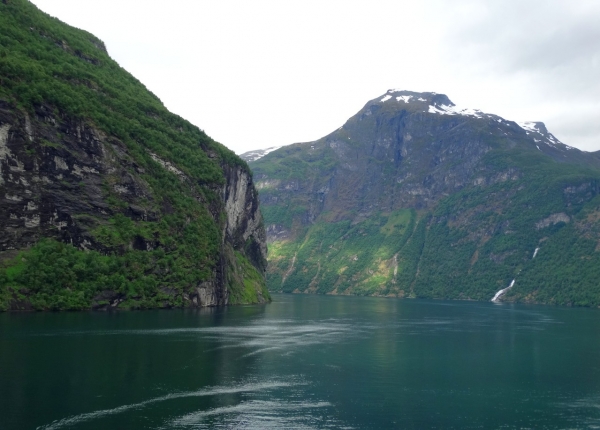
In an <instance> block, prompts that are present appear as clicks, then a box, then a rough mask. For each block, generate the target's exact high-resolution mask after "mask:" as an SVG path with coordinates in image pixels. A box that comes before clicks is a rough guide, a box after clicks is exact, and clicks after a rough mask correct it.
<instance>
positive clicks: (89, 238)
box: [0, 102, 267, 306]
mask: <svg viewBox="0 0 600 430" xmlns="http://www.w3.org/2000/svg"><path fill="white" fill-rule="evenodd" d="M199 150H200V149H199ZM149 155H150V157H152V159H153V160H154V161H156V162H157V163H158V164H159V165H161V166H162V167H163V168H164V169H166V170H167V171H169V172H171V173H174V174H175V175H177V177H178V178H179V179H180V180H181V181H182V182H184V183H185V182H186V181H188V182H189V181H190V179H189V178H188V177H187V176H186V175H185V174H184V173H183V172H182V171H181V170H180V169H179V168H178V167H177V166H176V165H174V164H173V163H172V162H170V161H169V160H163V159H161V158H160V157H158V156H157V155H156V154H153V153H149ZM222 169H223V173H224V175H223V176H224V178H225V181H224V183H223V185H222V186H221V188H220V189H218V190H215V191H216V194H217V195H218V196H220V198H221V200H220V201H216V202H212V203H211V204H210V205H208V204H207V206H209V210H210V212H211V213H212V215H213V217H214V220H215V223H217V225H220V226H221V225H222V226H223V234H222V243H221V244H220V248H221V256H220V258H219V261H218V263H217V267H216V268H215V270H214V273H213V276H212V279H211V280H209V281H206V282H202V283H200V284H199V285H198V287H197V289H196V293H195V294H193V295H191V296H189V297H188V299H189V301H188V305H190V306H215V305H225V304H228V303H229V291H228V284H229V282H230V278H231V276H230V274H229V271H230V267H232V266H235V257H234V256H232V255H233V254H232V253H233V251H238V252H241V253H242V254H244V255H245V256H246V257H247V258H248V260H249V261H250V262H251V263H252V264H253V265H254V266H255V267H256V268H257V270H258V271H259V273H261V274H262V275H263V276H264V273H265V269H266V249H267V248H266V234H265V230H264V226H263V222H262V216H261V213H260V210H259V200H258V193H257V191H256V190H255V188H254V184H253V181H252V177H251V176H250V174H249V173H248V172H246V171H245V170H244V169H243V168H242V167H240V166H231V165H228V164H224V165H223V166H222ZM143 173H145V172H144V169H143V168H142V167H140V166H139V165H138V164H136V162H135V161H134V160H133V158H132V157H131V156H130V154H129V151H128V149H127V147H126V146H125V145H124V144H123V143H121V142H120V141H118V140H116V139H114V138H111V137H109V136H107V135H106V134H104V133H103V132H102V131H100V130H99V129H97V128H95V127H94V126H92V125H90V124H89V123H86V122H81V121H74V120H72V119H70V118H67V117H61V116H60V115H57V114H56V113H55V112H54V111H51V110H50V109H48V108H46V107H43V106H42V107H40V108H39V109H38V110H37V111H36V114H35V116H34V117H29V116H28V115H27V114H25V113H23V112H20V111H19V110H18V109H16V108H15V107H14V106H11V105H9V104H8V103H5V102H0V202H1V205H0V226H1V227H2V228H0V262H1V261H2V260H6V259H9V258H12V257H14V256H15V255H16V254H17V252H18V251H19V250H23V249H27V248H29V247H31V246H33V245H34V244H35V243H36V242H37V241H39V240H40V239H41V238H45V237H50V238H54V239H57V240H59V241H62V242H65V243H70V244H72V245H74V246H75V247H77V248H79V249H81V250H97V251H100V252H104V251H107V250H106V249H105V246H104V245H103V244H102V243H100V242H99V241H98V240H96V238H95V235H94V234H93V230H94V229H95V228H97V227H98V225H100V224H101V223H107V222H108V220H109V219H110V218H111V217H113V216H115V214H116V213H117V212H115V207H114V205H110V204H109V203H108V202H107V198H110V196H116V197H118V199H119V201H121V202H122V203H121V206H123V204H125V207H119V211H118V213H121V214H125V216H127V217H128V218H130V219H132V220H143V221H158V220H159V219H160V216H161V213H159V212H157V211H156V209H155V208H156V207H157V206H156V204H155V203H156V202H155V199H154V195H153V192H152V188H151V187H150V185H149V184H148V183H147V182H146V181H145V180H144V179H143V177H142V174H143ZM197 198H198V200H199V201H201V202H202V201H203V200H202V199H203V198H202V196H198V197H197ZM153 208H154V209H153ZM164 210H165V211H166V213H168V212H169V208H166V207H165V208H164ZM157 247H160V243H158V242H155V241H152V240H148V239H145V238H142V237H136V238H134V239H133V241H132V242H131V243H130V245H129V248H130V249H136V250H143V251H151V250H153V249H156V248H157ZM126 250H127V249H123V250H121V251H122V252H125V251H126ZM112 251H114V250H111V252H112ZM167 290H168V289H167ZM96 301H98V302H100V301H108V302H110V303H111V304H110V306H113V304H114V306H118V305H119V303H120V302H121V301H123V298H122V297H120V296H118V295H115V294H114V293H112V292H110V291H107V292H104V293H103V294H101V295H99V296H98V297H97V298H96Z"/></svg>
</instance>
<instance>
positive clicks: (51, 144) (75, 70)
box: [0, 0, 269, 309]
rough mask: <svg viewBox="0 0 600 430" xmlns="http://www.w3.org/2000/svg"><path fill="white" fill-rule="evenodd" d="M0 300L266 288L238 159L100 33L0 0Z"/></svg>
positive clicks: (146, 300) (137, 299) (176, 298)
mask: <svg viewBox="0 0 600 430" xmlns="http://www.w3.org/2000/svg"><path fill="white" fill-rule="evenodd" d="M0 199H2V206H1V209H0V224H1V225H2V229H1V231H0V309H88V308H91V307H94V308H107V307H117V306H119V307H130V308H131V307H133V308H140V307H141V308H146V307H164V306H207V305H217V304H228V303H250V302H262V301H265V300H268V297H269V296H268V293H267V291H266V289H265V288H264V270H265V267H266V261H265V257H266V246H265V232H264V228H263V224H262V217H261V214H260V211H259V209H258V198H257V193H256V190H255V189H254V185H253V181H252V176H251V174H250V171H249V169H248V166H247V164H246V163H245V162H244V161H242V160H241V159H239V158H238V157H237V156H236V155H235V154H234V153H233V152H231V151H230V150H228V149H227V148H225V147H224V146H222V145H221V144H219V143H217V142H215V141H213V140H212V139H211V138H210V137H208V136H207V135H206V134H205V133H204V132H203V131H202V130H200V129H199V128H198V127H196V126H194V125H192V124H190V123H189V122H187V121H185V120H183V119H182V118H180V117H178V116H177V115H174V114H172V113H170V112H169V111H168V110H167V109H166V108H165V107H164V106H163V104H162V103H161V101H160V100H159V99H158V98H157V97H156V96H155V95H153V94H152V93H151V92H150V91H148V90H147V89H146V88H145V87H144V85H142V84H141V83H140V82H139V81H138V80H137V79H136V78H135V77H133V76H131V75H130V74H129V73H127V72H126V71H125V70H123V69H122V68H121V67H120V66H119V65H118V64H117V63H116V62H115V61H113V60H112V59H111V58H110V56H109V55H108V53H107V51H106V49H105V46H104V44H103V43H102V41H100V40H98V39H97V38H96V37H95V36H93V35H91V34H89V33H87V32H85V31H83V30H78V29H75V28H72V27H70V26H68V25H66V24H64V23H62V22H60V21H59V20H57V19H55V18H52V17H50V16H48V15H46V14H45V13H43V12H41V11H40V10H38V9H37V8H36V7H35V6H34V5H32V4H31V3H29V2H28V1H26V0H4V1H2V2H0Z"/></svg>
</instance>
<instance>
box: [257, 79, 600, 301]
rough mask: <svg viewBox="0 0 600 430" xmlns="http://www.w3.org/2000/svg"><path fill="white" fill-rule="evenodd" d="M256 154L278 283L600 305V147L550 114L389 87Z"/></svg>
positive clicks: (336, 290) (271, 271)
mask: <svg viewBox="0 0 600 430" xmlns="http://www.w3.org/2000/svg"><path fill="white" fill-rule="evenodd" d="M250 166H251V168H252V169H253V171H254V178H255V181H256V184H257V188H258V189H259V194H260V198H261V205H262V207H263V213H264V216H265V222H266V225H267V238H268V241H269V242H270V244H269V268H268V285H269V288H270V289H272V290H274V291H288V292H292V291H294V292H317V293H328V294H366V295H383V296H398V297H434V298H450V299H471V300H490V299H492V297H494V295H495V293H496V292H497V291H498V290H500V289H503V288H506V287H508V286H509V285H510V284H511V282H512V280H513V279H515V284H514V287H513V288H511V289H509V290H508V291H506V293H505V294H504V295H503V296H501V298H500V299H501V300H514V301H527V302H540V303H560V304H573V305H585V306H598V305H600V283H599V282H598V279H600V278H599V277H598V275H599V274H600V273H599V272H600V252H599V251H600V224H599V223H598V220H600V198H599V197H597V195H598V191H599V184H600V170H599V169H598V166H599V163H598V158H597V157H596V156H595V155H594V154H589V153H585V152H582V151H580V150H578V149H576V148H571V147H569V146H567V145H564V144H563V143H561V142H559V141H558V140H557V139H556V138H555V137H554V136H553V135H552V134H550V133H549V132H548V131H547V130H546V128H545V126H544V125H543V124H542V123H539V122H536V123H523V124H521V125H519V124H517V123H515V122H512V121H507V120H505V119H503V118H501V117H499V116H497V115H492V114H486V113H483V112H480V111H478V110H473V109H460V108H458V107H456V106H454V105H453V103H452V102H451V101H450V100H449V99H448V97H446V96H445V95H442V94H436V93H415V92H409V91H397V90H390V91H388V92H387V93H386V94H384V95H383V96H380V97H377V98H376V99H373V100H371V101H369V102H368V103H367V104H366V105H365V107H364V108H363V109H361V110H360V111H359V112H358V113H357V114H356V115H354V116H353V117H352V118H350V119H349V120H348V121H347V122H346V123H345V124H344V125H343V126H342V127H340V128H339V129H338V130H336V131H334V132H333V133H331V134H329V135H328V136H325V137H324V138H322V139H319V140H317V141H314V142H309V143H302V144H294V145H289V146H285V147H282V148H281V149H278V150H276V151H273V152H271V153H269V154H268V155H266V156H264V157H262V158H260V159H258V160H257V161H254V162H251V163H250ZM536 250H537V251H536ZM534 254H535V258H534Z"/></svg>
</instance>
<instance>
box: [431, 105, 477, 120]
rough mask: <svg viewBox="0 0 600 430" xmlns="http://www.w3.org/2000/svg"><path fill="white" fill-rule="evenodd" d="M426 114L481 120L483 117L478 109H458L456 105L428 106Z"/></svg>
mask: <svg viewBox="0 0 600 430" xmlns="http://www.w3.org/2000/svg"><path fill="white" fill-rule="evenodd" d="M428 112H429V113H437V114H440V115H464V116H474V117H475V118H483V115H484V113H483V112H481V111H480V110H479V109H473V108H460V107H458V106H456V105H429V110H428Z"/></svg>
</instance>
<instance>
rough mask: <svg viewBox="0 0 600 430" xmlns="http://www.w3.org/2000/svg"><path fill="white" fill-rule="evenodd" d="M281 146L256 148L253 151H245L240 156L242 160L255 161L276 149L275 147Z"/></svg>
mask: <svg viewBox="0 0 600 430" xmlns="http://www.w3.org/2000/svg"><path fill="white" fill-rule="evenodd" d="M281 147H282V146H272V147H270V148H265V149H256V150H254V151H249V152H245V153H243V154H241V155H240V158H242V160H244V161H246V162H247V163H250V162H252V161H256V160H258V159H259V158H262V157H264V156H265V155H267V154H269V153H271V152H273V151H276V150H277V149H279V148H281Z"/></svg>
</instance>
